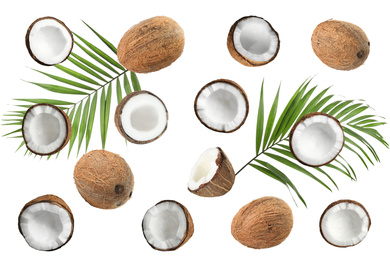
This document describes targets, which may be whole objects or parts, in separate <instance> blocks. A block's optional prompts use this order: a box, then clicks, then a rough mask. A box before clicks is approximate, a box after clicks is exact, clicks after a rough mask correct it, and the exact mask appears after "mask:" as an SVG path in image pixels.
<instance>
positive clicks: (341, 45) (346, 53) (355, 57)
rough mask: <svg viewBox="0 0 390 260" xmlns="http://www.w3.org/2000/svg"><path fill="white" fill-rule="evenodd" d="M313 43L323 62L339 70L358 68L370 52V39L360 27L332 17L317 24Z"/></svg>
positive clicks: (314, 49)
mask: <svg viewBox="0 0 390 260" xmlns="http://www.w3.org/2000/svg"><path fill="white" fill-rule="evenodd" d="M311 45H312V47H313V51H314V53H315V54H316V55H317V57H318V58H319V59H320V60H321V61H322V62H323V63H325V64H326V65H328V66H329V67H331V68H334V69H338V70H353V69H356V68H358V67H359V66H360V65H362V64H363V63H364V62H365V61H366V59H367V57H368V54H369V53H370V41H369V40H368V38H367V36H366V34H365V33H364V31H363V30H362V29H361V28H360V27H358V26H357V25H354V24H352V23H348V22H344V21H338V20H332V19H331V20H327V21H325V22H323V23H320V24H319V25H317V27H316V28H315V30H314V32H313V35H312V37H311Z"/></svg>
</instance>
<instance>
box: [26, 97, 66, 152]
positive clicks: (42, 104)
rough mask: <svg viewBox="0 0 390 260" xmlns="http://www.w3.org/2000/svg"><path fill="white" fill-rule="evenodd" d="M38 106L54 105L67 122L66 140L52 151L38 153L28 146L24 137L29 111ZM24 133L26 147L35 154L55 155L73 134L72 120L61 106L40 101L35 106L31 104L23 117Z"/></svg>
mask: <svg viewBox="0 0 390 260" xmlns="http://www.w3.org/2000/svg"><path fill="white" fill-rule="evenodd" d="M37 106H49V107H52V108H53V109H55V110H57V111H58V112H60V113H61V114H62V116H63V117H64V119H65V122H66V138H65V139H64V141H63V142H62V144H61V146H60V147H58V148H57V149H56V150H54V151H52V152H50V153H38V152H36V151H34V150H32V149H31V148H30V147H29V146H28V142H27V140H26V139H25V137H24V119H25V118H26V116H27V115H28V113H30V111H31V110H32V109H33V108H35V107H37ZM22 135H23V140H24V142H25V144H26V148H27V149H28V150H29V151H30V152H32V153H34V154H37V155H42V156H43V155H53V154H56V153H58V152H59V151H61V150H62V149H63V148H64V147H65V146H66V145H67V144H68V142H69V140H70V136H71V135H72V122H71V121H70V119H69V117H68V115H67V114H66V113H65V112H64V111H63V110H62V109H60V108H59V107H57V106H55V105H52V104H46V103H39V104H35V105H33V106H31V107H30V108H29V109H27V111H26V113H25V114H24V117H23V123H22Z"/></svg>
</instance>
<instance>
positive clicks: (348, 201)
mask: <svg viewBox="0 0 390 260" xmlns="http://www.w3.org/2000/svg"><path fill="white" fill-rule="evenodd" d="M340 203H352V204H355V205H358V206H359V207H360V208H362V209H363V210H364V212H366V214H367V217H368V230H370V227H371V218H370V215H369V214H368V211H367V210H366V208H365V207H364V206H363V205H362V204H361V203H359V202H357V201H355V200H349V199H343V200H338V201H335V202H333V203H331V204H329V206H328V207H326V209H325V210H324V212H323V213H322V215H321V218H320V223H319V226H320V233H321V236H322V238H323V239H324V240H325V241H326V242H328V243H329V244H331V245H332V246H335V247H342V248H345V247H350V246H355V245H357V244H359V243H360V242H361V241H359V243H357V244H354V245H350V246H339V245H335V244H333V243H331V242H330V241H328V240H327V239H326V237H325V236H324V233H323V231H322V228H321V226H322V220H323V218H324V216H325V214H326V212H328V210H329V209H331V208H333V207H334V206H336V205H337V204H340ZM362 241H363V240H362Z"/></svg>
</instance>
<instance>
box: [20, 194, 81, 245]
mask: <svg viewBox="0 0 390 260" xmlns="http://www.w3.org/2000/svg"><path fill="white" fill-rule="evenodd" d="M38 203H50V204H53V205H56V206H58V207H60V208H63V209H64V210H66V211H67V212H68V214H69V217H70V219H71V223H72V230H71V233H70V235H69V237H68V239H67V240H66V242H65V243H64V244H63V245H62V246H60V247H57V248H55V249H52V250H49V251H54V250H57V249H59V248H61V247H63V246H64V245H65V244H66V243H68V242H69V240H70V239H71V238H72V235H73V229H74V218H73V214H72V211H71V210H70V208H69V206H68V204H66V203H65V201H63V200H62V199H61V198H60V197H58V196H56V195H52V194H47V195H43V196H40V197H37V198H35V199H33V200H31V201H29V202H27V203H26V205H24V207H23V208H22V210H21V211H20V214H19V218H18V228H19V232H20V234H22V236H23V237H24V234H23V233H22V229H21V227H20V218H21V216H22V213H23V212H24V211H25V210H26V209H27V208H28V207H30V206H32V205H34V204H38Z"/></svg>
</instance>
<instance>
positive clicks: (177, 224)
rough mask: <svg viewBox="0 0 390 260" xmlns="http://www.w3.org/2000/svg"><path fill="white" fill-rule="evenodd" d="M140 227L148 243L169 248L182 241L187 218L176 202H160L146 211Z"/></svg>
mask: <svg viewBox="0 0 390 260" xmlns="http://www.w3.org/2000/svg"><path fill="white" fill-rule="evenodd" d="M142 229H143V232H144V236H145V238H146V240H147V241H148V243H149V244H150V245H152V246H153V247H154V248H158V249H160V250H169V249H171V248H175V247H177V246H178V245H179V244H180V243H181V242H182V240H183V237H184V235H185V233H186V230H187V219H186V216H185V213H184V210H183V209H182V208H181V207H180V206H179V205H178V204H177V203H175V202H171V201H166V202H161V203H159V204H157V205H155V206H153V207H152V208H150V209H149V210H148V211H147V212H146V214H145V216H144V219H143V222H142Z"/></svg>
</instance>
